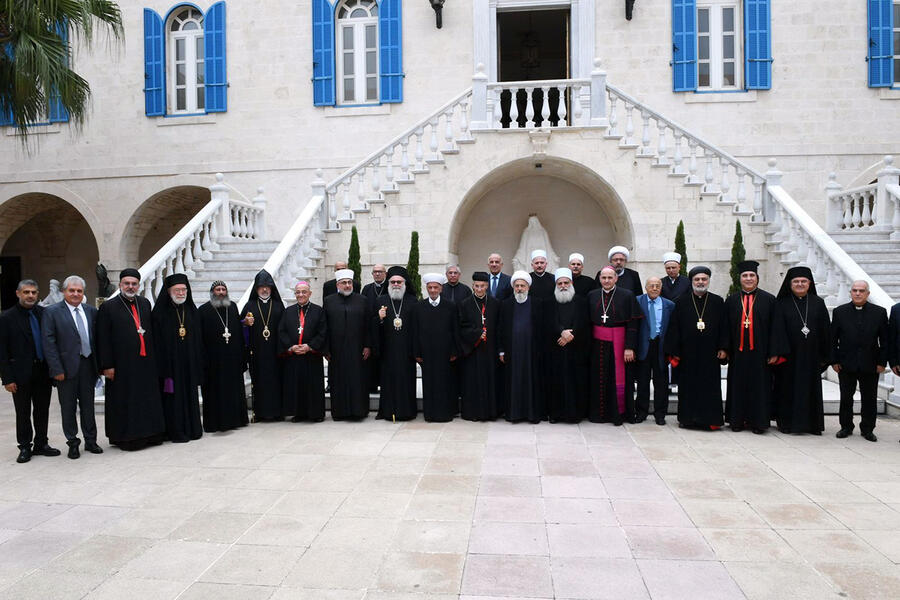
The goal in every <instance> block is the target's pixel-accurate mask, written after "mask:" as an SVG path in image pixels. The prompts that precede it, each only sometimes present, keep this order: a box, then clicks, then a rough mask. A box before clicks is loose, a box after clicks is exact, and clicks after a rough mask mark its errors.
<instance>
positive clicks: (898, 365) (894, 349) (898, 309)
mask: <svg viewBox="0 0 900 600" xmlns="http://www.w3.org/2000/svg"><path fill="white" fill-rule="evenodd" d="M888 336H889V339H888V351H889V353H890V356H888V360H889V361H890V363H891V370H892V371H893V372H894V375H898V376H900V302H898V303H897V304H895V305H894V306H893V307H892V308H891V318H890V321H889V322H888Z"/></svg>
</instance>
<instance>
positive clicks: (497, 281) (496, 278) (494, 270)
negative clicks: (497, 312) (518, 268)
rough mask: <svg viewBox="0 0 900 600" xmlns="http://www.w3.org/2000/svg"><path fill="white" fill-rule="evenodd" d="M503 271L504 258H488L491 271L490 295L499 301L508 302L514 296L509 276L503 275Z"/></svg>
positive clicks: (493, 255) (497, 256)
mask: <svg viewBox="0 0 900 600" xmlns="http://www.w3.org/2000/svg"><path fill="white" fill-rule="evenodd" d="M502 269H503V257H502V256H500V255H499V254H497V253H496V252H495V253H494V254H491V255H490V256H488V271H490V274H489V275H490V281H489V282H488V294H490V295H491V297H493V298H496V299H497V300H500V301H502V300H506V299H507V298H509V297H510V296H512V293H513V289H512V283H511V282H510V280H509V275H507V274H506V273H501V270H502Z"/></svg>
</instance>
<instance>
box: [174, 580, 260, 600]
mask: <svg viewBox="0 0 900 600" xmlns="http://www.w3.org/2000/svg"><path fill="white" fill-rule="evenodd" d="M274 593H275V588H273V587H267V586H259V585H241V584H234V583H209V582H205V581H198V582H197V583H193V584H191V586H190V587H189V588H188V589H186V590H185V591H184V593H182V594H181V596H179V599H178V600H268V599H269V598H271V597H272V594H274Z"/></svg>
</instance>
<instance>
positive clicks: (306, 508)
mask: <svg viewBox="0 0 900 600" xmlns="http://www.w3.org/2000/svg"><path fill="white" fill-rule="evenodd" d="M347 496H348V494H346V493H344V492H300V491H297V492H288V493H287V494H285V495H284V496H283V497H282V498H281V500H279V501H278V502H277V503H276V504H275V506H273V507H272V508H271V509H270V510H269V511H268V513H267V514H270V515H285V516H292V517H300V518H304V517H306V518H309V517H315V516H318V517H330V516H331V515H333V514H334V512H335V511H336V510H337V509H338V507H339V506H340V505H341V504H342V503H343V502H344V500H345V499H346V498H347Z"/></svg>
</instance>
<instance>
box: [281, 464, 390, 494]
mask: <svg viewBox="0 0 900 600" xmlns="http://www.w3.org/2000/svg"><path fill="white" fill-rule="evenodd" d="M373 464H374V461H373ZM271 472H272V473H278V471H271ZM364 475H365V471H331V472H328V471H312V472H311V473H306V474H305V475H303V477H302V478H301V479H300V480H299V481H297V482H295V483H294V485H293V487H291V489H292V490H294V491H297V492H304V493H326V494H327V493H332V494H334V493H340V492H352V491H353V490H355V489H356V486H357V485H359V482H360V481H362V478H363V476H364ZM344 495H346V494H344Z"/></svg>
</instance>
